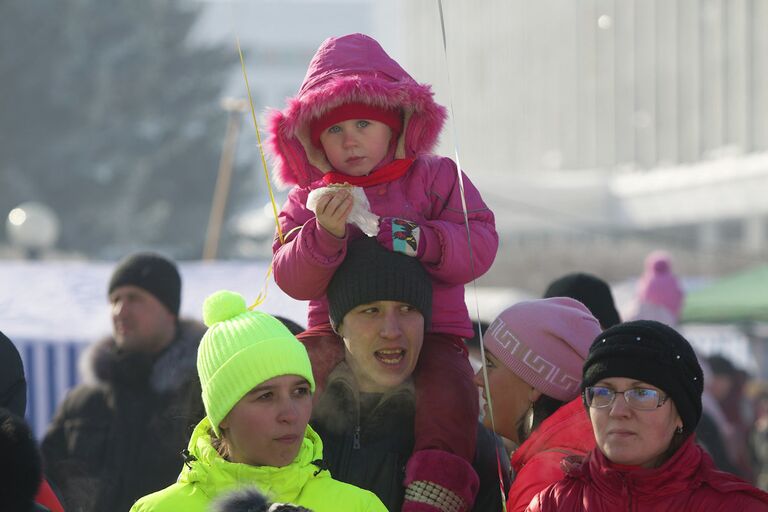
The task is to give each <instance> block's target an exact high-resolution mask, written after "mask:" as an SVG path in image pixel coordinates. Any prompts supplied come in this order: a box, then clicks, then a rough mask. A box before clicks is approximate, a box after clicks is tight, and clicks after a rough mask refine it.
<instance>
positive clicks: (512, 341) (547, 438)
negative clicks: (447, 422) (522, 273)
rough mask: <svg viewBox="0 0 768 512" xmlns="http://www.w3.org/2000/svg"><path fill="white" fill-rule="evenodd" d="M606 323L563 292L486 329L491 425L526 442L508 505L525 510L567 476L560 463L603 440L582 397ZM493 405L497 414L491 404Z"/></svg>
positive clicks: (479, 381) (517, 308) (514, 310)
mask: <svg viewBox="0 0 768 512" xmlns="http://www.w3.org/2000/svg"><path fill="white" fill-rule="evenodd" d="M599 333H600V324H599V323H598V322H597V320H596V319H595V317H593V316H592V314H591V313H590V312H589V310H588V309H587V308H586V306H584V305H583V304H582V303H581V302H579V301H577V300H574V299H570V298H566V297H557V298H551V299H539V300H531V301H526V302H520V303H517V304H515V305H513V306H511V307H509V308H507V309H506V310H505V311H503V312H502V313H501V314H500V315H499V316H498V318H496V320H494V321H493V323H492V324H491V325H490V326H489V328H488V329H487V330H486V332H485V334H484V336H483V344H484V345H485V347H486V354H485V356H486V367H487V371H488V387H486V386H485V382H484V380H485V379H484V378H483V375H482V372H478V373H477V375H476V376H475V384H476V385H477V386H478V387H479V388H480V389H482V392H483V398H485V401H486V406H485V417H484V424H485V426H486V427H488V428H491V427H492V426H495V429H496V432H497V433H498V434H500V435H502V436H504V437H505V438H507V439H509V440H510V441H512V443H514V444H515V445H519V447H518V448H517V450H515V452H514V454H513V455H512V459H511V461H510V463H511V466H512V468H513V470H514V473H515V475H514V481H513V482H512V486H511V487H510V489H509V495H508V497H507V510H508V511H510V512H523V511H524V510H525V508H526V507H527V506H528V504H529V503H530V502H531V499H533V497H534V496H536V494H537V493H538V492H539V491H541V490H543V489H544V488H545V487H547V486H548V485H549V484H551V483H554V482H556V481H558V480H560V479H561V478H562V477H563V470H562V469H561V466H560V462H561V460H562V459H563V457H566V456H568V455H584V454H585V453H587V452H588V451H589V450H591V449H592V448H593V447H594V446H595V439H594V437H593V436H592V427H591V425H590V424H589V419H588V418H587V416H586V414H584V406H583V405H582V404H581V400H580V399H579V398H578V396H579V391H580V389H579V382H580V381H581V367H582V365H583V364H584V359H585V358H586V356H587V353H588V351H589V345H590V344H591V343H592V340H593V339H595V336H597V335H598V334H599ZM488 399H490V401H491V404H492V406H493V416H494V421H493V424H492V423H491V415H490V410H489V407H488Z"/></svg>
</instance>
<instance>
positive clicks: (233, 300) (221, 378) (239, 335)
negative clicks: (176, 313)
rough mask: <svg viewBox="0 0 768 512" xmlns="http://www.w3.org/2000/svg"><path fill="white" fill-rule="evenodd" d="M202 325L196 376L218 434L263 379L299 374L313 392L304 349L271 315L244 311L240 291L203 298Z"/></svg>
mask: <svg viewBox="0 0 768 512" xmlns="http://www.w3.org/2000/svg"><path fill="white" fill-rule="evenodd" d="M203 321H204V322H205V325H207V326H208V331H206V333H205V335H204V336H203V339H202V341H201V342H200V347H199V348H198V349H197V373H198V375H199V376H200V386H201V387H202V389H203V405H204V406H205V412H206V414H207V416H208V420H209V421H210V422H211V426H212V427H213V431H214V432H215V433H216V435H217V436H218V435H219V423H221V420H223V419H224V417H225V416H226V415H227V414H228V413H229V411H230V410H231V409H232V408H233V407H234V406H235V404H236V403H237V402H238V401H240V399H241V398H242V397H243V396H245V395H246V393H248V392H249V391H250V390H251V389H253V388H254V387H256V386H258V385H259V384H261V383H262V382H264V381H267V380H269V379H272V378H274V377H279V376H281V375H298V376H300V377H304V378H305V379H307V381H308V382H309V385H310V387H311V388H312V391H314V390H315V380H314V379H313V378H312V365H311V364H310V362H309V356H308V355H307V350H306V349H305V348H304V345H302V344H301V342H299V340H297V339H296V337H294V336H293V335H292V334H291V332H290V331H289V330H288V328H286V327H285V326H284V325H283V324H282V322H280V321H279V320H278V319H276V318H275V317H273V316H271V315H268V314H266V313H262V312H261V311H248V309H247V308H246V306H245V299H244V298H243V296H242V295H240V294H239V293H235V292H230V291H228V290H221V291H218V292H216V293H214V294H213V295H211V296H210V297H208V298H207V299H206V300H205V304H203Z"/></svg>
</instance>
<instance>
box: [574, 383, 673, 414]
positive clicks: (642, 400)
mask: <svg viewBox="0 0 768 512" xmlns="http://www.w3.org/2000/svg"><path fill="white" fill-rule="evenodd" d="M616 395H624V400H625V401H626V402H627V405H628V406H630V407H631V408H633V409H637V410H639V411H652V410H653V409H656V408H658V407H661V406H662V405H664V402H666V401H667V400H668V399H669V397H668V396H667V395H665V394H664V393H661V392H660V391H656V390H655V389H647V388H632V389H627V390H626V391H614V390H612V389H610V388H604V387H602V386H590V387H588V388H586V389H585V390H584V402H585V403H586V404H587V405H588V406H589V407H592V408H593V409H603V408H605V407H610V406H611V404H613V401H614V400H615V399H616Z"/></svg>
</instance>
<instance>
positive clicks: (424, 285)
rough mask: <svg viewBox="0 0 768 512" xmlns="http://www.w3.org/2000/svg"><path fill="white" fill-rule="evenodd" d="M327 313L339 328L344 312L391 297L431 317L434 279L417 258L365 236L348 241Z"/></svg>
mask: <svg viewBox="0 0 768 512" xmlns="http://www.w3.org/2000/svg"><path fill="white" fill-rule="evenodd" d="M327 296H328V313H329V316H330V320H331V325H333V327H334V328H337V327H338V326H339V324H341V322H342V320H344V316H346V314H347V313H349V312H350V311H351V310H352V309H354V308H356V307H357V306H359V305H361V304H369V303H371V302H376V301H380V300H391V301H396V302H403V303H405V304H410V305H411V306H413V307H415V308H416V309H418V310H419V311H420V312H421V314H422V315H423V316H424V329H427V328H428V327H429V322H430V319H431V317H432V282H431V281H430V279H429V275H427V271H426V270H424V267H422V266H421V263H419V261H418V260H417V259H416V258H413V257H411V256H406V255H405V254H402V253H399V252H393V251H390V250H387V249H385V248H384V247H382V246H381V245H380V244H379V243H378V242H377V241H376V239H375V238H369V237H363V238H359V239H357V240H354V241H352V242H350V243H349V244H348V245H347V255H346V257H345V258H344V261H343V262H342V263H341V265H339V268H338V269H336V272H335V273H334V274H333V278H332V279H331V282H330V284H329V285H328V292H327Z"/></svg>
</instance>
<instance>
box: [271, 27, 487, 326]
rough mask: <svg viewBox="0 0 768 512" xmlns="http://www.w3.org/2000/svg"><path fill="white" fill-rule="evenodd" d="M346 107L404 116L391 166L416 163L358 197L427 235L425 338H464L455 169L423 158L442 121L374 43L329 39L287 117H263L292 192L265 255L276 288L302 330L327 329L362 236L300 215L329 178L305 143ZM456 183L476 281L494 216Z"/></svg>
mask: <svg viewBox="0 0 768 512" xmlns="http://www.w3.org/2000/svg"><path fill="white" fill-rule="evenodd" d="M350 101H354V102H366V103H375V104H377V105H382V106H384V107H398V108H401V109H402V110H403V112H404V126H403V132H402V134H401V135H400V138H399V140H398V144H397V150H396V153H395V158H415V162H414V163H413V165H412V166H411V168H410V169H409V171H408V172H407V173H406V174H405V175H404V176H402V177H401V178H398V179H396V180H394V181H391V182H389V183H383V184H379V185H374V186H370V187H366V188H365V189H364V190H365V194H366V196H367V197H368V201H369V202H370V204H371V210H372V211H373V212H374V213H376V214H377V215H379V216H381V217H400V218H404V219H408V220H410V221H413V222H416V223H418V224H419V225H420V226H423V227H424V228H426V229H423V230H422V236H424V237H426V240H427V244H428V245H427V247H428V252H429V253H430V255H432V256H433V257H434V255H435V254H437V257H436V258H434V261H430V262H425V261H422V263H423V264H424V266H425V268H426V270H427V271H428V272H429V274H430V275H431V276H432V278H433V281H432V284H433V300H432V304H433V305H434V306H433V311H432V325H431V328H430V329H429V330H430V331H431V332H439V333H446V334H455V335H458V336H462V337H471V336H472V335H473V331H472V324H471V322H470V319H469V314H468V312H467V307H466V305H465V303H464V284H466V283H468V282H469V281H471V280H472V277H473V275H472V270H473V269H472V265H471V260H470V250H469V246H468V243H467V233H466V228H465V225H464V213H463V207H462V203H461V195H460V192H459V185H458V175H457V171H456V165H455V164H454V162H453V161H452V160H451V159H449V158H443V157H439V156H436V155H432V154H430V153H429V152H430V151H431V150H432V148H433V147H434V145H435V143H436V142H437V137H438V135H439V133H440V130H441V129H442V126H443V123H444V121H445V116H446V114H445V109H444V108H443V107H441V106H440V105H438V104H437V103H435V102H434V100H433V98H432V92H431V90H430V87H429V86H427V85H422V84H418V83H416V81H414V80H413V78H411V77H410V76H409V75H408V74H407V73H406V72H405V71H404V70H403V69H402V68H401V67H400V65H399V64H397V62H395V61H394V60H392V59H391V58H390V57H389V56H388V55H387V54H386V53H385V52H384V50H383V49H382V48H381V46H379V44H378V43H377V42H376V41H375V40H373V39H371V38H370V37H368V36H365V35H362V34H352V35H348V36H344V37H340V38H330V39H327V40H326V41H325V42H324V43H323V44H322V45H321V46H320V48H319V49H318V50H317V53H316V54H315V56H314V58H313V59H312V62H311V63H310V65H309V69H308V70H307V76H306V77H305V78H304V83H303V84H302V86H301V89H300V90H299V93H298V95H297V96H296V97H294V98H292V99H290V100H289V101H288V106H287V108H286V109H285V110H283V111H273V112H271V113H270V115H269V121H268V123H269V130H270V138H269V140H268V148H269V150H270V152H271V154H272V159H273V161H274V164H275V165H274V169H275V174H276V179H277V181H278V182H279V183H281V184H283V185H293V189H292V190H291V191H290V193H289V195H288V199H287V201H286V203H285V205H284V206H283V209H282V211H281V212H280V216H279V222H280V226H281V228H282V231H283V233H284V234H285V235H286V236H285V244H284V245H283V244H281V242H280V240H276V241H275V244H274V245H273V251H274V259H273V270H274V275H275V281H276V282H277V284H278V285H279V286H280V288H281V289H282V290H283V291H285V292H286V293H287V294H288V295H290V296H291V297H293V298H295V299H298V300H309V301H310V304H309V319H308V324H309V325H308V327H309V328H311V327H314V326H317V325H321V324H327V323H328V307H327V302H326V299H325V292H326V289H327V287H328V283H329V282H330V280H331V278H332V277H333V274H334V272H335V271H336V268H338V266H339V265H340V264H341V262H342V261H344V257H345V256H346V247H347V242H348V241H349V240H350V239H353V238H357V237H360V236H363V235H362V233H361V232H360V231H359V230H357V229H356V228H354V227H353V226H351V225H348V226H347V236H346V237H345V238H344V239H339V238H336V237H334V236H333V235H331V234H330V233H328V232H326V231H325V230H323V229H322V228H321V227H320V226H319V224H318V223H317V220H316V219H315V215H314V214H313V213H312V212H311V211H309V210H308V209H307V208H306V201H307V196H308V195H309V192H310V191H311V190H313V189H315V188H318V187H322V186H324V185H325V184H324V183H323V182H322V179H321V178H322V176H323V174H325V173H326V172H328V171H330V170H331V167H330V164H329V163H328V161H327V159H326V158H325V155H324V154H323V152H322V150H321V149H319V148H317V147H315V146H314V145H313V144H312V143H311V142H310V138H309V121H310V120H311V119H313V118H316V117H318V116H319V115H321V114H322V113H324V112H326V111H327V110H329V109H331V108H334V107H336V106H337V105H339V104H341V103H345V102H350ZM462 176H463V182H464V194H465V198H466V204H467V212H468V216H469V227H470V236H471V240H472V250H471V257H472V259H473V261H474V274H475V275H474V277H479V276H481V275H482V274H484V273H485V272H486V271H487V270H488V268H490V266H491V264H492V263H493V260H494V258H495V256H496V250H497V249H498V235H497V234H496V228H495V223H494V218H493V213H492V212H491V211H490V210H489V209H488V207H487V206H486V205H485V203H484V202H483V200H482V198H481V197H480V193H479V192H478V191H477V189H476V188H475V187H474V186H473V185H472V183H471V182H470V181H469V179H468V178H467V177H466V176H464V175H462ZM436 247H439V251H436V250H435V248H436Z"/></svg>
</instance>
